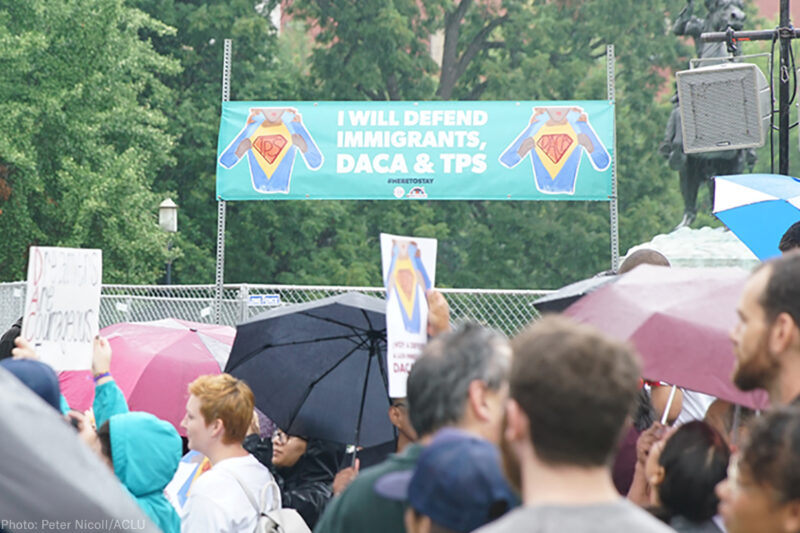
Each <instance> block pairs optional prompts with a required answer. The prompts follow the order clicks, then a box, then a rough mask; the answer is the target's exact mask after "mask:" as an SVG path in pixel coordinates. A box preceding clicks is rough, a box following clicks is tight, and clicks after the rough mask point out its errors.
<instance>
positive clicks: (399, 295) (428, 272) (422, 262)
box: [381, 233, 437, 398]
mask: <svg viewBox="0 0 800 533" xmlns="http://www.w3.org/2000/svg"><path fill="white" fill-rule="evenodd" d="M436 244H437V242H436V239H422V238H415V237H400V236H397V235H389V234H387V233H381V262H382V266H383V283H384V286H385V287H386V362H387V365H386V366H387V367H388V369H389V396H390V397H392V398H403V397H405V395H406V379H407V378H408V372H409V370H411V366H412V365H413V364H414V361H416V360H417V357H419V354H420V352H421V351H422V347H423V346H425V343H426V342H427V341H428V300H427V298H426V295H425V291H427V290H428V289H431V288H433V286H434V283H435V281H436Z"/></svg>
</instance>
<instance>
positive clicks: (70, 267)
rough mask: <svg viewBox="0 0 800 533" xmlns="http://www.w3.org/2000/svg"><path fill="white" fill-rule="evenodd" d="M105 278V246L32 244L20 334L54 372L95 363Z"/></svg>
mask: <svg viewBox="0 0 800 533" xmlns="http://www.w3.org/2000/svg"><path fill="white" fill-rule="evenodd" d="M102 281H103V255H102V251H101V250H89V249H77V248H50V247H38V246H34V247H31V252H30V257H29V258H28V286H27V293H26V295H25V314H24V318H23V320H22V336H23V337H24V338H25V339H27V340H28V341H29V342H31V343H32V344H33V345H34V347H35V350H36V353H37V354H39V357H41V358H42V361H44V362H46V363H48V364H50V365H51V366H52V367H53V368H54V369H55V370H56V371H61V370H87V369H90V368H91V367H92V340H93V339H94V336H95V335H97V332H98V331H99V317H100V288H101V285H102Z"/></svg>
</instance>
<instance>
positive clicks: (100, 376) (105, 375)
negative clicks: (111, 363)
mask: <svg viewBox="0 0 800 533" xmlns="http://www.w3.org/2000/svg"><path fill="white" fill-rule="evenodd" d="M110 377H111V372H103V373H102V374H95V376H94V382H95V383H97V382H98V381H100V380H101V379H103V378H110Z"/></svg>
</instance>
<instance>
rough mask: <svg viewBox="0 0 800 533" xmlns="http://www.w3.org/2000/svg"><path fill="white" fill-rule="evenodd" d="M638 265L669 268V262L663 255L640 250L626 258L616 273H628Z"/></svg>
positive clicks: (648, 249)
mask: <svg viewBox="0 0 800 533" xmlns="http://www.w3.org/2000/svg"><path fill="white" fill-rule="evenodd" d="M639 265H656V266H666V267H668V266H670V265H669V260H668V259H667V258H666V257H664V254H662V253H661V252H657V251H655V250H651V249H650V248H642V249H641V250H636V251H635V252H633V253H632V254H630V255H629V256H628V257H626V258H625V261H623V262H622V264H621V265H620V267H619V270H618V271H617V273H618V274H624V273H626V272H630V271H631V270H633V269H634V268H636V267H637V266H639Z"/></svg>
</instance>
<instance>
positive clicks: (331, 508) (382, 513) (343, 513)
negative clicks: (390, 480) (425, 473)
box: [314, 444, 422, 533]
mask: <svg viewBox="0 0 800 533" xmlns="http://www.w3.org/2000/svg"><path fill="white" fill-rule="evenodd" d="M421 451H422V446H421V445H419V444H410V445H409V446H408V447H407V448H406V449H405V450H403V453H399V454H394V455H390V456H389V458H388V459H386V460H385V461H384V462H382V463H381V464H378V465H375V466H373V467H371V468H367V469H365V470H363V471H361V472H359V474H358V476H357V477H356V478H355V479H354V480H353V482H352V483H350V486H348V487H347V489H346V490H345V491H344V492H343V493H341V494H340V495H339V496H337V497H336V498H334V499H333V500H332V501H331V502H330V503H329V504H328V506H327V507H326V508H325V512H324V513H323V515H322V518H320V519H319V522H317V526H316V527H315V528H314V533H374V532H375V531H380V532H381V533H405V530H406V529H405V525H404V523H403V513H404V512H405V502H397V501H393V500H388V499H386V498H384V497H382V496H379V495H378V494H377V493H376V492H375V489H374V486H375V482H376V481H377V480H378V479H379V478H380V477H381V476H383V475H384V474H388V473H389V472H401V471H405V470H413V469H414V467H415V466H416V465H417V459H418V458H419V454H420V452H421Z"/></svg>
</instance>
